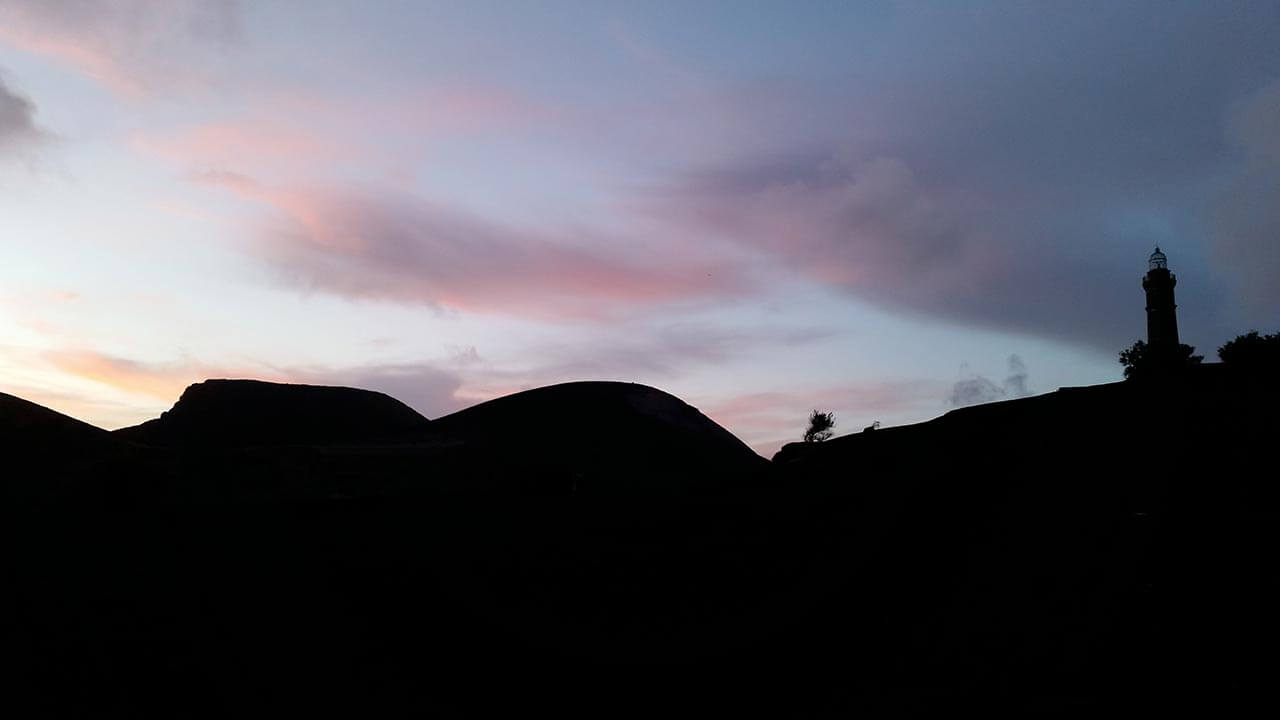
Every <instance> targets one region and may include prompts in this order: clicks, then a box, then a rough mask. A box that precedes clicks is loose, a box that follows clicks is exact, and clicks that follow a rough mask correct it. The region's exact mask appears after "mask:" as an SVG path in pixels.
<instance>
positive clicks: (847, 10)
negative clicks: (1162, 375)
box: [0, 0, 1280, 454]
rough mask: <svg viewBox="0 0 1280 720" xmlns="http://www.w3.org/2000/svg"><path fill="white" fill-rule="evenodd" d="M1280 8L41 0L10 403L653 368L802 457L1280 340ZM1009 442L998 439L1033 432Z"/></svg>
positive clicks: (105, 415)
mask: <svg viewBox="0 0 1280 720" xmlns="http://www.w3.org/2000/svg"><path fill="white" fill-rule="evenodd" d="M1277 38H1280V3H1276V2H1274V1H1268V2H1257V3H1249V2H1180V1H1178V0H1170V1H1160V2H1119V1H1109V2H1098V3H1090V2H1007V3H1005V2H990V3H982V2H932V3H917V2H874V1H869V2H822V1H818V0H814V1H795V0H792V1H786V2H784V1H779V2H749V1H746V0H739V1H737V2H709V1H700V0H694V1H684V2H659V1H658V0H652V1H646V2H610V1H609V0H591V1H587V0H580V1H578V2H555V1H552V0H538V1H537V2H523V1H519V0H508V1H506V2H484V1H481V0H466V1H464V0H456V1H453V2H427V1H426V0H421V1H417V2H393V1H390V0H385V1H384V0H364V1H361V2H357V1H355V0H350V1H347V2H325V1H323V0H261V1H260V2H259V1H254V2H247V1H246V2H234V0H0V250H2V251H3V252H2V253H0V391H3V392H7V393H11V394H14V395H18V396H20V397H23V398H26V399H29V400H32V401H34V402H38V403H41V404H44V405H47V406H49V407H52V408H54V409H57V410H60V411H62V412H65V413H68V414H70V415H73V416H75V417H78V418H81V419H83V420H86V421H89V422H92V423H94V424H97V425H100V426H102V427H107V428H116V427H121V426H124V425H130V424H134V423H137V422H140V421H142V420H145V419H148V418H151V417H154V416H156V415H158V414H159V413H160V412H161V411H163V410H165V409H167V408H168V407H170V406H171V405H172V404H173V402H174V400H175V399H176V398H177V396H178V395H179V394H180V393H181V391H182V389H183V388H184V387H185V386H186V385H187V384H189V383H191V382H196V381H199V380H202V379H204V378H208V377H254V378H261V379H267V380H282V381H294V382H310V383H323V384H341V385H351V386H356V387H364V388H370V389H376V390H382V391H385V392H388V393H390V394H392V395H394V396H395V397H398V398H400V399H401V400H404V401H405V402H407V403H409V404H410V405H412V406H413V407H415V408H416V409H418V410H419V411H421V412H422V413H423V414H425V415H427V416H428V417H438V416H440V415H443V414H446V413H448V412H451V411H453V410H456V409H459V408H462V407H465V406H467V405H470V404H473V403H475V402H478V401H480V400H485V399H489V398H492V397H496V396H498V395H502V394H506V393H509V392H513V391H516V390H520V389H524V388H528V387H533V386H537V385H544V384H549V383H553V382H560V381H566V380H577V379H613V380H628V381H634V382H640V383H645V384H648V385H653V386H656V387H658V388H661V389H663V390H666V391H668V392H671V393H674V394H675V395H678V396H679V397H681V398H682V399H684V400H686V401H687V402H689V403H691V404H693V405H694V406H696V407H698V408H699V409H700V410H702V411H703V412H704V413H706V414H708V415H709V416H710V417H712V418H713V419H715V420H716V421H718V422H720V423H721V424H723V425H725V426H726V427H727V428H729V429H730V430H731V431H733V432H734V433H735V434H736V435H738V436H739V437H740V438H742V439H743V440H744V441H746V442H747V443H748V444H750V445H751V446H752V447H754V448H756V449H757V450H758V451H760V452H762V453H765V454H769V453H772V452H773V451H774V450H776V449H777V447H778V446H779V445H780V444H781V443H783V442H787V441H791V440H795V439H798V438H799V436H800V434H801V433H802V432H803V430H804V424H805V421H806V418H807V415H808V413H809V411H810V410H812V409H815V408H818V409H823V410H831V411H834V412H835V414H836V419H837V422H838V425H837V431H838V432H851V431H856V430H860V429H861V428H862V427H863V426H865V425H868V424H870V423H871V422H872V421H874V420H879V421H881V422H882V423H884V424H886V425H892V424H900V423H905V422H913V421H919V420H924V419H928V418H930V417H933V416H936V415H938V414H941V413H943V412H945V411H946V410H948V409H950V408H952V407H955V406H956V405H957V404H964V403H970V402H977V401H984V400H992V399H1000V398H1003V397H1012V396H1016V395H1020V394H1025V393H1040V392H1047V391H1051V390H1054V389H1057V388H1058V387H1060V386H1064V385H1085V384H1093V383H1099V382H1110V381H1115V380H1118V379H1119V377H1120V371H1121V368H1120V366H1119V364H1118V363H1117V362H1116V354H1117V352H1118V351H1119V350H1120V349H1121V348H1123V347H1125V346H1127V345H1129V344H1130V343H1132V342H1133V341H1134V340H1136V339H1138V338H1141V337H1143V335H1144V334H1145V330H1146V328H1145V319H1144V313H1143V302H1144V300H1143V294H1142V289H1141V284H1140V279H1141V275H1142V274H1143V273H1144V272H1145V271H1146V260H1147V255H1148V254H1149V253H1150V252H1151V250H1152V248H1153V247H1154V246H1155V245H1159V246H1161V248H1162V249H1163V250H1164V251H1165V252H1166V253H1167V254H1168V256H1169V263H1170V267H1171V269H1172V270H1173V271H1174V272H1175V273H1176V274H1177V275H1178V286H1177V293H1178V303H1179V310H1178V312H1179V321H1180V326H1181V331H1182V338H1183V341H1184V342H1188V343H1191V344H1193V345H1196V346H1197V347H1198V349H1199V351H1200V352H1201V353H1203V354H1205V355H1206V356H1208V357H1209V358H1210V359H1213V357H1214V351H1215V349H1216V348H1217V347H1218V346H1219V345H1221V344H1222V343H1223V342H1224V341H1226V340H1228V339H1230V338H1232V337H1234V336H1235V335H1238V334H1240V333H1243V332H1245V331H1247V330H1249V329H1254V328H1256V329H1258V330H1262V331H1264V332H1274V331H1277V330H1280V280H1278V279H1280V40H1277ZM992 452H993V453H998V452H999V448H998V447H996V446H993V448H992Z"/></svg>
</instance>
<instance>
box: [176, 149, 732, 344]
mask: <svg viewBox="0 0 1280 720" xmlns="http://www.w3.org/2000/svg"><path fill="white" fill-rule="evenodd" d="M197 179H198V180H200V181H202V182H207V183H213V184H218V185H221V186H224V187H226V188H228V189H230V190H232V191H234V192H236V193H238V194H240V195H241V196H243V197H247V198H250V199H254V200H258V201H261V202H264V203H266V204H267V205H269V206H270V207H272V208H274V209H275V210H276V211H277V213H278V215H277V218H276V219H275V221H274V222H271V223H269V224H267V225H266V226H264V228H263V232H262V233H261V235H260V236H259V237H258V238H257V240H256V241H255V242H254V243H253V244H252V245H251V246H250V252H251V253H253V254H255V255H256V256H257V257H258V258H259V259H260V260H261V261H262V262H264V263H265V264H266V265H267V266H268V267H270V268H271V269H272V270H273V271H274V272H275V274H276V277H278V278H279V279H280V281H281V282H283V283H285V284H287V285H290V286H293V287H296V288H298V289H301V290H305V291H314V292H325V293H331V294H335V295H339V296H343V297H347V298H352V299H371V300H385V301H391V302H403V303H419V304H425V305H432V306H437V307H443V308H451V309H457V310H467V311H476V312H499V313H507V314H513V315H523V316H530V317H538V318H541V319H547V320H564V319H587V318H591V319H606V318H609V317H611V316H612V314H613V312H614V311H618V310H622V309H626V308H628V307H633V306H636V305H660V304H664V303H674V302H679V301H686V300H696V299H699V298H707V297H723V296H726V295H733V294H737V293H741V292H743V290H744V288H745V287H746V284H747V281H746V279H745V278H744V276H743V275H742V274H740V273H739V272H738V270H737V269H736V268H734V267H732V266H730V265H725V264H724V263H722V262H719V261H718V259H716V258H713V257H708V256H707V255H706V254H705V253H702V252H700V251H699V250H698V249H697V248H693V247H687V246H680V245H674V244H671V243H668V242H664V241H663V240H662V239H658V238H654V239H650V240H649V241H648V242H644V243H636V242H629V240H630V238H624V237H617V236H612V235H610V234H609V233H605V232H601V231H594V230H589V229H581V228H564V229H561V230H560V231H558V232H550V231H540V230H535V229H524V228H514V227H508V226H506V225H503V224H501V223H498V222H496V221H491V220H486V219H483V218H480V217H476V216H472V215H470V214H467V213H464V212H460V211H456V210H452V209H450V208H447V207H444V206H441V205H438V204H435V203H432V202H430V201H427V200H424V199H421V198H417V197H413V196H408V195H404V194H397V193H394V192H391V191H381V192H373V191H360V190H355V189H350V188H340V189H334V188H284V189H280V188H272V187H266V186H264V185H261V184H258V183H256V182H255V181H253V180H252V179H251V178H248V177H247V176H244V175H240V174H237V173H231V172H225V171H211V172H205V173H202V174H200V175H199V176H198V178H197Z"/></svg>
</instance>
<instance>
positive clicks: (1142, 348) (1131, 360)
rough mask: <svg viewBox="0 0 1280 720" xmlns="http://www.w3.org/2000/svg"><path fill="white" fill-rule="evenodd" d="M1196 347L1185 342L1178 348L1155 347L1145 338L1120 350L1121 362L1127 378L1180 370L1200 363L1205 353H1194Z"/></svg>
mask: <svg viewBox="0 0 1280 720" xmlns="http://www.w3.org/2000/svg"><path fill="white" fill-rule="evenodd" d="M1195 351H1196V349H1195V347H1193V346H1191V345H1187V344H1186V343H1183V344H1181V345H1179V346H1178V347H1177V349H1176V350H1175V349H1164V350H1162V349H1159V348H1153V347H1151V346H1150V345H1148V344H1147V343H1146V341H1144V340H1139V341H1137V342H1135V343H1134V344H1132V345H1130V346H1129V347H1127V348H1125V349H1124V350H1121V351H1120V364H1121V365H1123V366H1124V377H1125V379H1126V380H1129V379H1131V378H1136V377H1144V376H1147V375H1152V374H1155V373H1159V372H1167V371H1171V370H1178V369H1181V368H1185V367H1188V366H1191V365H1199V364H1200V361H1201V360H1204V356H1203V355H1196V354H1194V353H1195Z"/></svg>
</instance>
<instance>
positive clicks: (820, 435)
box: [804, 410, 836, 442]
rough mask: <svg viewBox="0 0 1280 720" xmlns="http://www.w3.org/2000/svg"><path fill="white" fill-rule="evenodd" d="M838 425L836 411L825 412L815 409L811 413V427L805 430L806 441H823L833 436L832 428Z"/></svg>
mask: <svg viewBox="0 0 1280 720" xmlns="http://www.w3.org/2000/svg"><path fill="white" fill-rule="evenodd" d="M835 426H836V416H835V413H829V412H828V413H824V412H818V411H817V410H814V411H813V413H812V414H811V415H809V429H808V430H805V431H804V441H805V442H822V441H824V440H826V439H827V438H829V437H831V433H832V428H834V427H835Z"/></svg>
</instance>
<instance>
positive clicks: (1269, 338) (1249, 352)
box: [1218, 330, 1280, 369]
mask: <svg viewBox="0 0 1280 720" xmlns="http://www.w3.org/2000/svg"><path fill="white" fill-rule="evenodd" d="M1218 359H1219V360H1221V361H1222V362H1224V363H1226V364H1228V365H1232V366H1234V367H1241V368H1257V369H1260V368H1264V367H1276V368H1280V332H1277V333H1271V334H1270V335H1259V334H1258V331H1257V330H1250V331H1249V332H1247V333H1245V334H1244V335H1238V336H1236V338H1235V339H1233V340H1228V341H1227V342H1226V343H1225V344H1224V345H1223V346H1222V347H1220V348H1218Z"/></svg>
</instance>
